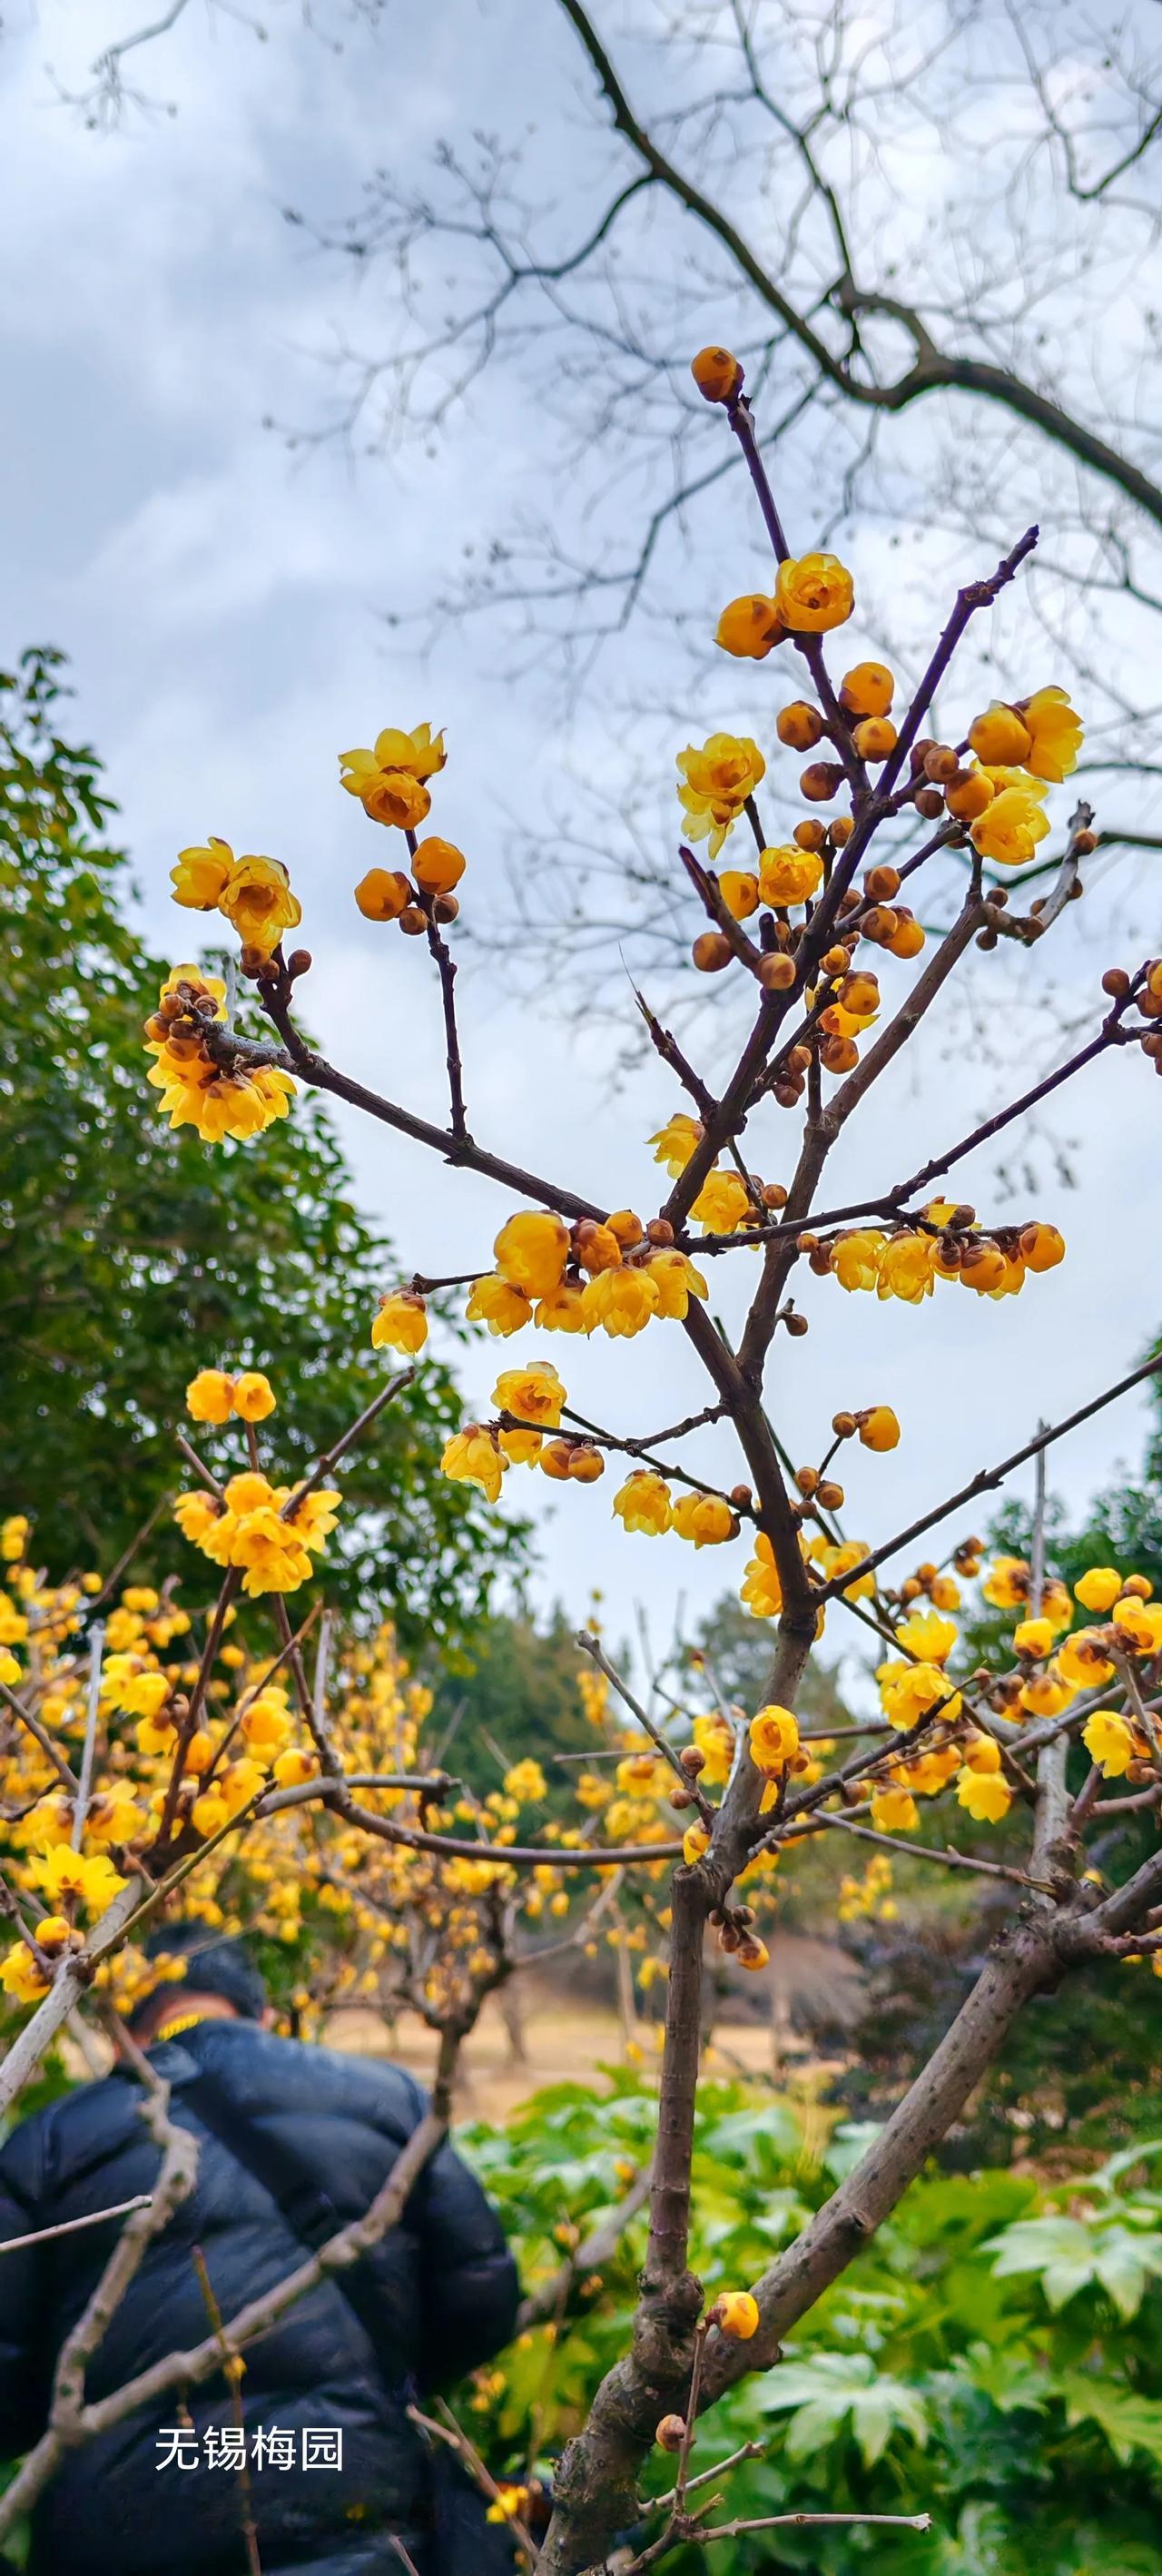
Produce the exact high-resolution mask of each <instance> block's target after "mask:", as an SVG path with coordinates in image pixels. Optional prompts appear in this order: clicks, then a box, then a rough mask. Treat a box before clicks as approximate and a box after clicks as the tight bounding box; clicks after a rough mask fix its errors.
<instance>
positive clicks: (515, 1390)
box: [492, 1360, 566, 1431]
mask: <svg viewBox="0 0 1162 2576" xmlns="http://www.w3.org/2000/svg"><path fill="white" fill-rule="evenodd" d="M565 1392H566V1390H565V1388H564V1387H563V1386H562V1384H561V1381H560V1378H559V1377H558V1375H557V1372H556V1369H555V1368H554V1367H553V1366H552V1364H551V1362H550V1361H548V1360H534V1361H533V1362H532V1363H531V1365H530V1366H529V1367H528V1368H523V1369H502V1371H501V1373H500V1376H499V1377H498V1379H497V1381H496V1384H495V1386H494V1387H493V1390H492V1401H493V1403H494V1404H495V1405H496V1406H497V1407H498V1409H499V1411H500V1412H501V1413H515V1414H517V1415H518V1416H519V1418H520V1420H521V1422H522V1423H526V1424H529V1423H531V1424H532V1425H533V1426H534V1428H537V1429H540V1430H545V1429H548V1430H550V1431H556V1430H557V1428H558V1426H559V1424H560V1420H561V1407H562V1405H563V1404H564V1401H565Z"/></svg>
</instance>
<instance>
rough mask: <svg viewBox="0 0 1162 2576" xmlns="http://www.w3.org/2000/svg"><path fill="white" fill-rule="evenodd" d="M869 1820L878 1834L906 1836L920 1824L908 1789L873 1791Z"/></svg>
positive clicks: (913, 1800)
mask: <svg viewBox="0 0 1162 2576" xmlns="http://www.w3.org/2000/svg"><path fill="white" fill-rule="evenodd" d="M871 1820H872V1823H873V1825H874V1826H875V1829H876V1832H877V1833H880V1834H908V1833H911V1831H912V1827H913V1826H914V1825H918V1824H919V1822H920V1816H919V1810H918V1808H917V1806H916V1801H915V1799H914V1797H913V1796H912V1793H911V1790H910V1789H898V1788H894V1787H893V1788H886V1789H873V1791H872V1801H871Z"/></svg>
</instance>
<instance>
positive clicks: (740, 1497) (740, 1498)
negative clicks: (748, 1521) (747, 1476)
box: [729, 1485, 754, 1512]
mask: <svg viewBox="0 0 1162 2576" xmlns="http://www.w3.org/2000/svg"><path fill="white" fill-rule="evenodd" d="M729 1499H730V1501H731V1502H732V1503H733V1504H734V1506H735V1509H736V1511H740V1512H749V1510H750V1507H751V1504H752V1502H753V1501H754V1496H753V1494H752V1492H751V1489H750V1486H749V1485H732V1486H731V1488H730V1496H729Z"/></svg>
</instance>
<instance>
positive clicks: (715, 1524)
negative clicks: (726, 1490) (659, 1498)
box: [670, 1494, 738, 1547]
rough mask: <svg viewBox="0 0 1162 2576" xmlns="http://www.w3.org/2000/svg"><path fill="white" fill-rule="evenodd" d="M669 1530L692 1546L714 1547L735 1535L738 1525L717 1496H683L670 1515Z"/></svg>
mask: <svg viewBox="0 0 1162 2576" xmlns="http://www.w3.org/2000/svg"><path fill="white" fill-rule="evenodd" d="M670 1527H671V1529H672V1530H674V1531H675V1532H676V1533H677V1536H678V1537H679V1538H688V1539H690V1540H692V1542H693V1544H694V1546H695V1547H717V1546H720V1545H721V1542H722V1541H723V1539H728V1538H737V1536H738V1522H737V1521H736V1519H735V1517H734V1513H733V1512H732V1511H731V1508H730V1505H729V1503H728V1502H725V1501H724V1500H723V1497H722V1495H721V1494H683V1496H682V1499H681V1501H680V1502H678V1503H675V1505H674V1508H673V1511H672V1512H671V1514H670Z"/></svg>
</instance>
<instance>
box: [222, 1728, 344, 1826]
mask: <svg viewBox="0 0 1162 2576" xmlns="http://www.w3.org/2000/svg"><path fill="white" fill-rule="evenodd" d="M273 1768H274V1777H275V1779H276V1780H277V1782H278V1785H279V1788H280V1789H298V1788H301V1787H302V1785H303V1783H304V1781H306V1780H313V1779H314V1778H315V1775H316V1773H317V1771H318V1768H319V1764H318V1758H317V1756H316V1755H315V1754H313V1753H305V1752H302V1751H300V1749H299V1747H298V1746H297V1745H296V1746H293V1747H292V1748H291V1750H290V1751H289V1752H288V1753H280V1754H279V1756H278V1759H277V1761H276V1762H275V1764H274V1766H273ZM204 1830H205V1828H204V1827H199V1831H204Z"/></svg>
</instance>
